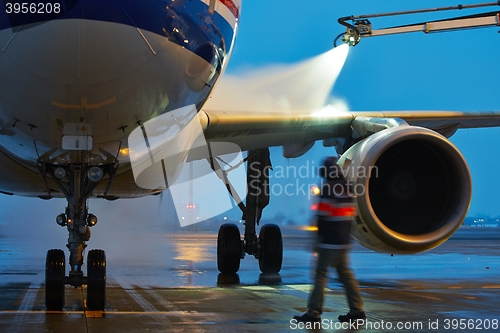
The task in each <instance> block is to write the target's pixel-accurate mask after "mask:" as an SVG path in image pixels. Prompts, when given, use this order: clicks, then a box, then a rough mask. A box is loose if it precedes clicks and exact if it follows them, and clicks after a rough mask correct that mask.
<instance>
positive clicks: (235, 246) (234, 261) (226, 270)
mask: <svg viewBox="0 0 500 333" xmlns="http://www.w3.org/2000/svg"><path fill="white" fill-rule="evenodd" d="M240 260H241V239H240V230H239V229H238V226H237V225H236V224H233V223H226V224H223V225H221V226H220V229H219V235H218V236H217V268H218V269H219V271H220V272H221V273H222V274H235V273H236V272H237V271H238V270H239V269H240Z"/></svg>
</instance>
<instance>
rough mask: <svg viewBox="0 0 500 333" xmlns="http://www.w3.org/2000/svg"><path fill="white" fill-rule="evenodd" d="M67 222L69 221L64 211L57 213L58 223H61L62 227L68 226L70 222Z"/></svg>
mask: <svg viewBox="0 0 500 333" xmlns="http://www.w3.org/2000/svg"><path fill="white" fill-rule="evenodd" d="M67 222H68V221H67V220H66V215H65V214H64V213H63V214H59V215H57V217H56V223H57V224H59V225H60V226H61V227H64V226H66V225H67V224H68V223H67Z"/></svg>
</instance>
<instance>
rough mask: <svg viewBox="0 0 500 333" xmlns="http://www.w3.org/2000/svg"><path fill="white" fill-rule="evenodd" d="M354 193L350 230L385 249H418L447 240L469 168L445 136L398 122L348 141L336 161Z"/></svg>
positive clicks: (457, 219)
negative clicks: (355, 205)
mask: <svg viewBox="0 0 500 333" xmlns="http://www.w3.org/2000/svg"><path fill="white" fill-rule="evenodd" d="M339 164H340V165H342V166H343V167H344V170H345V172H346V175H347V178H348V179H349V180H350V181H352V182H353V185H354V189H355V191H356V194H357V203H358V216H356V223H355V228H353V230H352V235H353V237H354V238H356V239H357V240H358V241H359V242H360V243H361V244H363V245H364V246H366V247H368V248H371V249H374V250H377V251H381V252H388V253H416V252H422V251H426V250H429V249H432V248H434V247H436V246H438V245H440V244H442V243H443V242H445V241H446V240H447V239H448V238H449V237H450V236H451V235H452V234H453V233H454V232H455V231H456V230H457V228H458V227H459V226H460V224H461V223H462V222H463V219H464V218H465V215H466V214H467V210H468V208H469V203H470V200H471V194H472V184H471V177H470V172H469V168H468V166H467V163H466V162H465V159H464V158H463V156H462V154H461V153H460V151H459V150H458V149H457V148H456V147H455V146H454V145H453V144H452V143H451V142H450V141H448V140H447V139H446V138H445V137H443V136H441V135H440V134H438V133H436V132H434V131H432V130H429V129H426V128H421V127H414V126H398V127H394V128H389V129H386V130H383V131H380V132H377V133H375V134H373V135H372V136H370V137H368V138H367V139H365V140H363V141H361V142H359V143H357V144H356V145H354V146H352V147H351V148H350V149H349V150H347V151H346V153H345V154H344V155H343V156H342V158H341V159H340V160H339Z"/></svg>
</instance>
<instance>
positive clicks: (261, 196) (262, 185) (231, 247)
mask: <svg viewBox="0 0 500 333" xmlns="http://www.w3.org/2000/svg"><path fill="white" fill-rule="evenodd" d="M248 156H249V157H248V168H247V184H248V186H247V187H248V191H247V197H246V206H245V205H244V204H243V203H240V204H239V207H240V209H241V210H242V212H243V218H242V219H243V220H244V221H245V233H244V239H243V240H241V238H240V231H239V229H238V226H237V225H236V224H232V223H226V224H223V225H222V226H221V227H220V229H219V234H218V236H217V268H218V269H219V271H220V272H221V273H222V274H225V275H232V274H235V273H236V272H238V270H239V268H240V260H241V259H243V258H244V257H245V253H246V254H249V255H253V256H255V258H256V259H258V260H259V268H260V270H261V271H262V273H264V274H277V273H279V271H280V270H281V265H282V261H283V240H282V236H281V231H280V228H279V227H278V226H277V225H276V224H266V225H264V226H262V227H261V228H260V232H259V237H257V233H256V226H257V225H258V224H259V221H260V218H261V215H262V210H263V209H264V207H265V206H267V204H268V203H269V169H270V168H271V161H270V159H269V149H267V148H266V149H258V150H252V151H249V152H248ZM214 163H215V165H214ZM216 163H217V162H216V161H215V160H214V159H212V168H213V169H214V170H216V169H220V166H219V165H217V164H216ZM225 182H226V184H227V186H228V189H229V187H230V184H229V182H228V181H227V179H225ZM230 193H231V194H232V195H234V193H235V192H234V191H231V190H230Z"/></svg>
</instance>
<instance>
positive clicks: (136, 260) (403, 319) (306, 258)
mask: <svg viewBox="0 0 500 333" xmlns="http://www.w3.org/2000/svg"><path fill="white" fill-rule="evenodd" d="M311 236H312V234H311V233H310V232H304V231H299V230H292V229H285V230H284V241H283V242H284V248H285V251H284V262H283V269H282V271H281V272H280V274H279V275H278V276H263V275H261V274H260V272H259V270H258V263H257V261H256V260H255V259H254V258H253V257H250V256H247V257H246V258H245V259H244V260H242V263H241V268H240V271H239V274H238V275H237V276H232V277H225V276H221V275H219V272H218V271H217V265H216V237H217V235H216V234H215V233H198V234H194V233H177V234H167V233H164V232H160V230H158V231H156V232H152V233H150V234H148V235H147V237H146V236H144V237H138V236H136V237H130V238H126V237H125V236H123V235H122V236H121V238H120V239H119V240H117V239H116V238H113V240H111V238H109V239H108V240H106V239H105V238H98V239H97V241H96V243H97V244H90V245H89V249H90V248H93V247H94V246H93V245H99V246H98V247H100V248H103V249H105V250H106V251H107V257H108V263H107V272H108V275H107V281H108V289H107V295H106V296H107V297H106V298H107V301H106V310H105V311H104V312H92V311H87V310H86V308H85V298H86V291H85V288H82V289H74V288H71V287H66V303H65V307H64V310H63V311H61V312H48V311H45V307H44V265H45V253H46V250H47V249H48V248H50V247H51V246H52V247H53V243H52V242H49V241H44V242H37V243H33V242H29V240H27V239H18V238H12V237H0V332H9V333H10V332H68V331H69V332H72V333H77V332H290V331H296V330H299V329H300V328H301V327H299V326H298V325H295V324H294V323H293V322H290V319H291V318H292V317H293V315H297V314H301V313H303V312H304V311H305V305H306V300H307V295H308V292H309V290H310V287H311V285H310V282H311V267H312V265H313V263H314V254H313V252H312V251H311V249H312V237H311ZM102 237H104V236H102ZM124 237H125V239H124ZM60 240H62V239H59V240H58V241H60ZM47 243H49V244H47ZM44 247H45V249H43V248H44ZM351 262H352V266H353V268H354V270H355V272H356V275H357V277H358V279H359V281H360V285H361V293H362V296H363V299H364V302H365V308H366V312H367V316H368V319H367V320H368V322H366V323H364V325H360V326H358V327H345V326H344V327H341V326H340V323H339V322H338V321H337V320H336V318H337V316H338V315H339V314H343V313H346V312H347V305H346V301H345V296H344V294H343V290H342V288H341V286H340V285H339V283H338V281H336V279H335V274H333V272H332V274H331V275H332V279H331V280H330V282H329V283H328V289H327V296H326V300H325V309H324V314H323V319H324V321H323V322H322V329H321V330H322V331H339V332H344V331H350V330H353V329H357V331H360V332H363V331H367V332H457V331H458V332H477V331H499V332H500V328H499V325H500V323H499V321H500V311H499V310H498V309H499V308H500V280H499V276H500V228H462V229H460V230H459V231H458V232H457V233H456V234H455V235H454V236H453V237H452V238H451V239H450V240H449V241H448V242H446V243H445V244H444V245H442V246H440V247H439V248H437V249H434V250H431V251H429V252H426V253H423V254H417V255H411V256H402V255H394V256H391V255H389V254H379V253H375V252H372V251H370V250H367V249H365V248H363V247H361V246H359V245H357V244H356V245H354V247H353V251H352V254H351Z"/></svg>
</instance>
